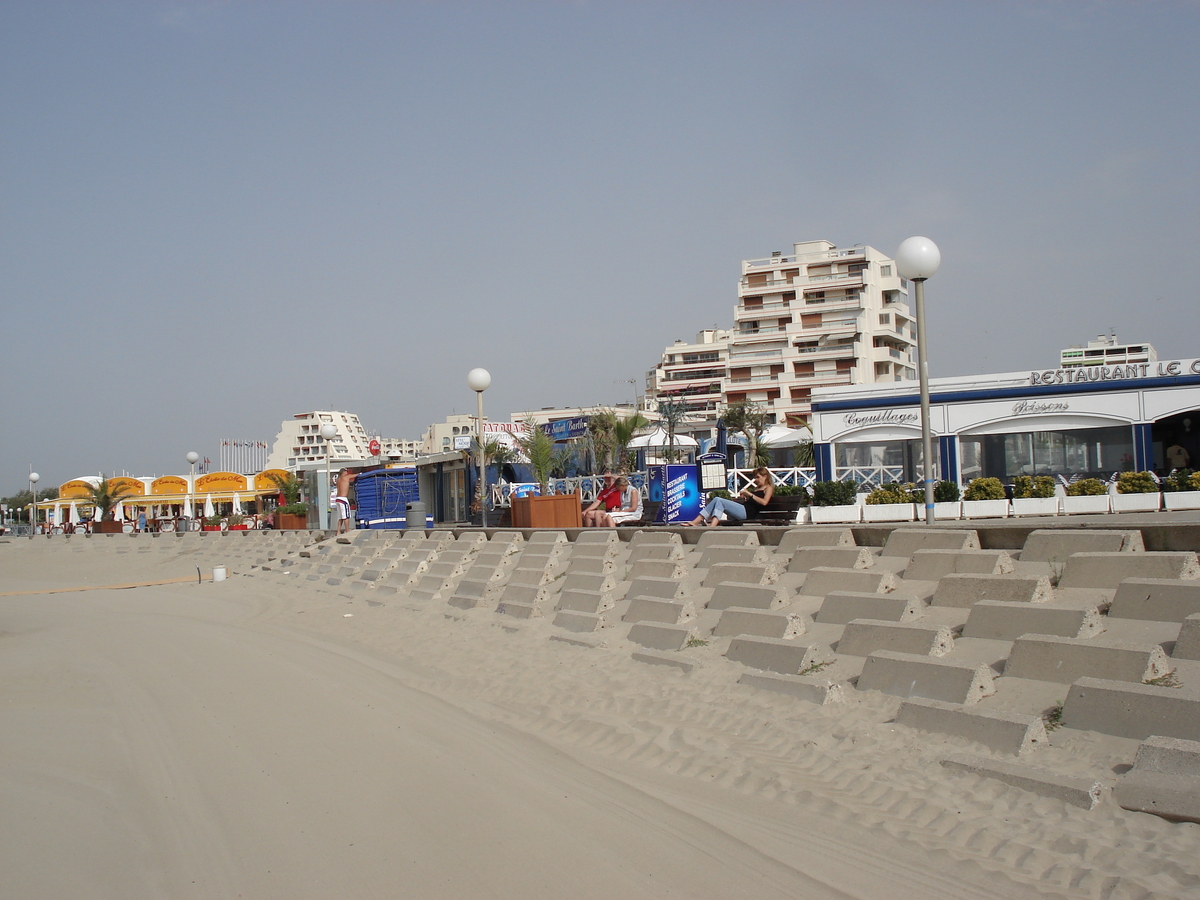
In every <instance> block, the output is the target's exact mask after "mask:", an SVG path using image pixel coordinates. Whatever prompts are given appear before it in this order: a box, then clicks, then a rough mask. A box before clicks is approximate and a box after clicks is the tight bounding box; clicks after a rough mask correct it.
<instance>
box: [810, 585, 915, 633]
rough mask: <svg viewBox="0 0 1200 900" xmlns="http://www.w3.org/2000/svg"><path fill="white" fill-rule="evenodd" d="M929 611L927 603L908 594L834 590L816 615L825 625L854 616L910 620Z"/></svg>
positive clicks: (855, 617)
mask: <svg viewBox="0 0 1200 900" xmlns="http://www.w3.org/2000/svg"><path fill="white" fill-rule="evenodd" d="M924 614H925V604H924V603H923V602H922V601H921V600H920V599H918V598H917V597H913V596H910V595H907V594H900V593H895V594H866V593H857V592H855V591H834V592H833V593H831V594H826V595H825V601H824V602H823V603H822V604H821V608H820V609H819V610H818V611H817V614H816V615H815V616H814V617H813V618H814V619H816V620H817V621H818V622H820V623H821V624H822V625H845V624H846V623H847V622H849V621H851V620H853V619H880V620H882V621H885V622H907V621H911V620H912V619H918V618H920V617H921V616H922V615H924Z"/></svg>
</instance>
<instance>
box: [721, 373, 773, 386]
mask: <svg viewBox="0 0 1200 900" xmlns="http://www.w3.org/2000/svg"><path fill="white" fill-rule="evenodd" d="M786 374H787V373H785V372H781V373H780V374H779V375H743V376H740V377H738V378H726V379H725V383H726V384H755V383H758V382H761V381H779V379H780V377H781V376H784V375H786Z"/></svg>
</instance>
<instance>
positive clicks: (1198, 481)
mask: <svg viewBox="0 0 1200 900" xmlns="http://www.w3.org/2000/svg"><path fill="white" fill-rule="evenodd" d="M1188 490H1191V491H1200V472H1193V473H1192V474H1191V475H1189V476H1188Z"/></svg>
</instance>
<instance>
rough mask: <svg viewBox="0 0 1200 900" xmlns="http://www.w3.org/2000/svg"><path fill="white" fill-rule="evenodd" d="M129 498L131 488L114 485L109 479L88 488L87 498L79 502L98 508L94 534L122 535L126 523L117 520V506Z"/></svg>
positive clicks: (93, 526)
mask: <svg viewBox="0 0 1200 900" xmlns="http://www.w3.org/2000/svg"><path fill="white" fill-rule="evenodd" d="M127 496H129V488H128V487H126V486H124V485H120V484H113V483H112V482H111V481H109V480H108V479H107V478H104V477H101V478H100V481H99V482H98V483H97V484H96V485H94V486H92V487H90V488H88V492H87V494H86V495H85V496H83V497H81V498H80V500H79V502H81V503H83V504H86V505H90V506H94V507H96V516H95V519H94V520H93V522H92V533H93V534H120V533H121V532H122V531H123V530H124V527H125V523H124V522H118V521H117V520H116V510H117V504H118V503H120V502H121V500H122V499H123V498H125V497H127Z"/></svg>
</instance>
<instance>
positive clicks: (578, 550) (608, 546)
mask: <svg viewBox="0 0 1200 900" xmlns="http://www.w3.org/2000/svg"><path fill="white" fill-rule="evenodd" d="M581 537H582V535H581ZM620 552H621V544H620V542H619V541H617V540H612V541H607V542H605V543H599V542H593V543H588V544H581V543H579V542H578V541H576V542H575V545H574V546H573V547H572V548H571V559H572V560H576V559H610V558H612V557H614V556H616V555H617V554H619V553H620Z"/></svg>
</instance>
